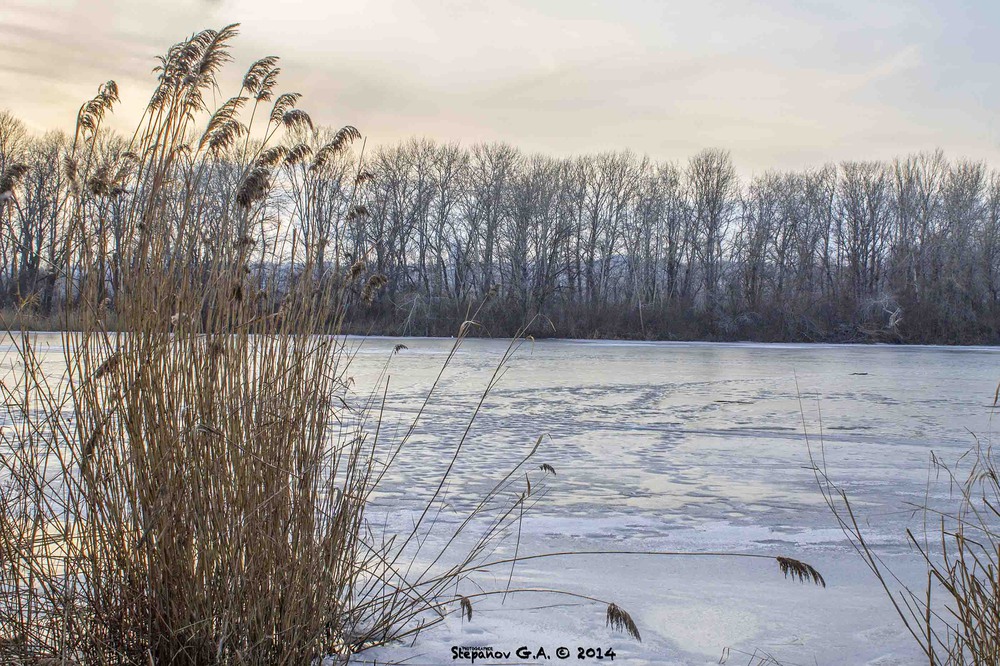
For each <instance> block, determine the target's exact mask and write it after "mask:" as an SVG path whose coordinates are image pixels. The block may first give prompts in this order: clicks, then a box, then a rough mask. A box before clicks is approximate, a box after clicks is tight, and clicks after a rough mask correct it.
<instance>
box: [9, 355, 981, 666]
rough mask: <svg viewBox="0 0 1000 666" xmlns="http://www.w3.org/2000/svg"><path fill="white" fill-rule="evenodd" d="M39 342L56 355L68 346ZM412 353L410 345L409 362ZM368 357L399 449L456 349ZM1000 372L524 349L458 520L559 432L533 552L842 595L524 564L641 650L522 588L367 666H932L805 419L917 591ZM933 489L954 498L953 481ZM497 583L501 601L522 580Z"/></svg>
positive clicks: (432, 464) (482, 372)
mask: <svg viewBox="0 0 1000 666" xmlns="http://www.w3.org/2000/svg"><path fill="white" fill-rule="evenodd" d="M42 337H43V342H45V343H47V344H50V345H51V346H52V347H51V353H52V354H57V353H58V349H57V345H58V342H59V340H58V337H57V336H42ZM398 343H403V344H405V345H406V346H407V349H406V350H403V351H401V352H400V353H398V354H395V355H393V354H392V352H393V348H394V346H395V345H396V344H398ZM352 345H355V346H356V347H357V349H356V351H357V355H356V357H355V360H354V363H353V365H352V367H351V370H350V373H349V374H351V375H352V376H353V377H354V378H355V380H356V384H355V386H356V387H357V388H358V390H359V391H363V390H366V389H367V388H370V387H371V386H372V385H373V383H374V382H375V381H376V378H377V377H378V375H379V372H380V370H381V369H382V367H383V366H384V364H385V362H386V361H387V360H389V371H388V375H389V379H388V382H389V385H388V393H387V396H388V397H387V405H386V412H385V415H384V419H383V421H384V422H383V425H382V429H383V436H384V437H387V438H388V439H389V440H391V438H392V437H395V436H399V435H400V434H401V433H402V432H404V431H405V429H406V428H407V427H408V425H409V423H410V420H411V419H412V417H413V415H414V414H415V413H416V410H417V408H418V407H419V405H420V402H421V400H422V398H423V396H424V395H425V394H426V392H427V390H428V388H429V387H430V385H431V383H432V381H433V380H434V377H435V376H436V375H437V372H438V371H439V370H440V367H441V364H442V363H443V361H444V359H445V358H446V357H447V354H448V351H449V350H450V348H451V345H452V341H451V340H444V339H427V338H407V339H394V338H369V339H366V340H364V341H361V340H353V341H352ZM506 348H507V342H506V341H490V340H467V341H465V343H464V344H463V345H462V347H461V350H460V351H459V353H458V354H457V355H456V356H455V358H454V360H453V362H452V365H451V367H450V368H449V369H448V371H447V372H446V373H445V375H444V378H443V380H442V383H441V385H440V387H439V388H438V390H437V394H436V395H435V396H434V397H433V398H432V400H431V401H430V403H429V404H428V406H427V409H426V411H425V414H424V417H423V419H422V421H421V423H420V425H419V427H418V429H417V431H416V433H415V436H414V439H413V441H412V443H411V446H410V448H409V449H408V450H406V451H404V452H403V454H402V455H401V457H400V459H399V461H398V464H397V466H396V468H395V471H394V473H393V474H392V475H391V476H390V477H389V481H388V484H387V485H385V486H384V487H383V488H382V489H381V492H380V493H379V495H378V497H377V501H376V505H375V506H374V507H373V512H372V515H373V517H374V518H375V519H376V520H377V519H379V516H381V517H382V518H381V519H382V520H384V522H385V523H386V528H387V529H392V528H393V527H394V526H395V527H401V528H404V529H405V526H406V525H407V524H408V523H407V521H412V520H413V515H412V513H410V512H411V511H412V510H413V509H414V507H417V506H419V504H420V500H421V499H422V498H423V497H425V496H426V493H427V492H429V489H430V488H432V487H433V486H435V485H436V483H437V480H438V479H439V477H438V474H440V470H441V469H442V465H443V462H445V461H447V460H448V459H450V457H451V454H452V453H453V451H454V446H455V445H456V443H457V442H458V440H459V438H460V435H461V432H462V431H463V430H464V429H465V427H466V426H467V424H468V421H469V418H470V416H471V414H472V412H473V409H474V406H475V404H476V402H477V401H478V399H479V395H480V393H481V392H482V390H483V389H484V388H485V387H486V386H487V384H488V383H489V381H490V377H491V375H492V373H493V370H494V368H495V367H496V365H497V363H498V362H499V360H500V358H501V356H502V355H503V353H504V350H505V349H506ZM3 351H4V350H3V349H0V356H2V354H3ZM390 359H391V360H390ZM997 361H1000V351H998V350H996V349H992V348H983V347H975V348H948V347H894V346H881V345H873V346H838V345H792V344H781V345H764V344H706V343H633V342H629V343H621V342H588V341H537V342H534V343H526V344H525V345H524V346H523V347H521V349H520V350H519V351H518V353H517V354H516V355H515V357H514V359H513V360H512V362H511V363H510V365H509V368H508V369H507V371H506V373H505V374H504V376H503V378H502V381H501V382H500V384H499V386H498V387H497V388H496V389H495V390H494V391H493V392H492V393H491V395H490V396H489V397H488V398H487V400H486V402H485V405H484V409H483V411H482V412H481V413H480V415H479V417H478V418H477V419H476V421H475V424H474V426H473V428H472V431H471V435H470V438H469V439H468V441H467V443H466V444H465V448H464V450H463V452H462V454H461V455H460V457H459V459H458V462H457V466H456V475H455V477H454V479H453V480H452V482H451V483H450V484H449V485H448V486H447V488H446V492H447V501H448V506H449V511H446V512H445V513H443V514H442V516H441V517H440V520H441V521H443V522H447V521H449V520H451V521H457V520H458V516H460V515H461V512H462V509H463V507H468V506H469V505H471V503H472V502H474V501H475V499H476V498H477V497H478V496H479V494H480V493H481V492H482V491H483V490H484V489H486V488H489V487H490V486H491V485H492V483H493V482H495V481H496V480H498V479H499V478H500V477H502V476H503V474H505V473H506V471H507V470H508V469H509V468H510V467H511V466H512V465H514V464H516V463H517V461H518V460H520V458H521V456H523V455H524V454H525V453H526V452H527V451H528V450H530V449H531V447H532V446H533V445H534V443H535V441H536V439H537V438H538V436H539V435H541V434H546V435H547V436H546V437H545V438H544V439H543V442H542V446H541V449H540V451H539V453H538V454H537V459H536V461H535V463H534V464H535V465H537V464H541V463H548V464H550V465H552V466H553V467H554V468H555V469H556V471H557V474H556V476H554V477H549V478H548V481H547V483H548V488H549V490H548V493H547V495H546V496H545V497H544V498H543V500H542V501H541V503H539V504H538V505H537V506H536V507H535V508H534V510H533V511H532V512H531V513H530V514H529V515H528V516H527V518H526V519H525V521H524V525H523V530H522V535H521V549H520V552H521V554H522V555H523V554H530V553H544V552H552V551H562V550H591V549H622V550H644V551H649V550H683V551H731V552H744V553H760V554H772V555H789V556H792V557H796V558H798V559H802V560H805V561H807V562H809V563H811V564H813V565H814V566H816V567H817V568H818V569H819V570H820V571H821V572H822V573H823V575H824V576H825V578H826V580H827V583H828V587H827V588H826V589H821V588H817V587H814V586H811V585H808V586H807V585H802V584H799V583H797V582H791V581H786V580H784V579H783V578H782V576H781V574H780V573H779V571H778V568H777V566H776V565H775V564H774V563H773V562H772V561H768V560H757V559H746V560H739V559H737V560H731V559H725V558H685V557H678V558H664V557H648V556H634V555H614V556H578V557H569V558H557V559H540V560H532V561H530V562H525V563H522V564H520V565H518V567H517V569H516V571H515V574H514V584H515V585H516V586H519V587H546V588H555V589H565V590H571V591H573V592H576V593H580V594H584V595H588V596H593V597H599V598H602V599H608V600H613V601H615V602H616V603H618V604H619V605H620V606H622V607H623V608H625V609H626V610H628V611H629V612H630V613H631V614H632V617H633V618H634V619H635V621H636V623H637V624H638V626H639V629H640V631H641V632H642V635H643V641H642V643H641V644H640V643H637V642H635V641H633V640H631V639H630V638H628V637H627V636H625V635H622V634H619V633H616V632H613V631H611V630H610V629H608V628H607V627H606V626H605V622H604V609H603V607H600V606H597V605H593V604H591V605H586V604H584V605H578V604H579V603H580V602H579V601H578V600H572V599H569V600H567V599H564V598H555V597H552V596H547V595H543V594H523V595H522V594H518V595H512V596H510V597H508V598H507V599H506V601H505V602H504V603H503V604H501V603H500V600H499V598H496V599H491V600H488V601H487V600H483V601H477V603H476V604H475V615H474V617H473V620H472V621H471V622H463V621H462V620H461V619H460V618H459V617H458V615H457V614H455V615H453V616H450V617H449V618H448V619H447V621H446V622H444V623H443V624H441V625H439V626H437V627H435V628H433V629H431V630H428V631H426V632H424V633H422V634H421V635H420V636H419V637H418V639H417V641H416V642H415V644H414V645H412V646H411V645H399V646H393V647H389V648H382V649H379V650H372V651H369V652H368V653H365V654H364V655H362V657H363V659H362V661H361V662H359V663H364V661H365V660H367V661H368V662H369V663H374V662H376V661H377V662H378V663H385V662H386V661H403V662H404V663H407V664H411V665H414V666H415V665H417V664H439V663H456V662H454V661H452V658H451V646H453V645H469V646H472V645H482V646H485V645H489V646H493V647H495V648H499V649H503V650H513V649H515V648H517V647H518V646H521V645H528V646H532V647H537V646H544V647H546V649H547V650H548V651H549V652H550V653H551V652H552V651H553V650H554V649H555V647H557V646H560V645H562V646H568V647H570V648H571V649H572V658H571V659H569V660H568V661H573V662H575V663H579V660H577V659H576V646H582V647H603V648H607V647H613V648H614V649H615V650H616V652H617V654H618V657H617V659H616V660H615V661H616V662H621V663H627V664H672V663H676V664H710V663H718V661H719V658H720V656H721V655H722V654H723V650H724V649H726V648H729V649H730V657H729V661H728V663H731V664H744V663H746V662H747V660H748V657H747V656H746V655H745V654H744V653H753V652H754V651H755V650H762V651H765V652H767V653H769V654H771V655H774V656H775V657H776V658H777V659H779V660H780V661H781V663H783V664H789V665H794V664H814V663H819V664H880V665H883V666H884V665H887V664H897V663H898V664H905V663H914V662H915V661H917V660H918V658H919V653H918V652H917V650H916V648H915V646H914V645H912V644H911V639H909V638H908V637H907V635H906V634H905V630H904V629H903V627H902V625H901V623H900V622H899V620H898V619H897V618H896V617H895V615H894V614H893V611H892V609H891V607H890V605H889V603H888V601H887V600H886V599H885V597H884V593H883V592H882V591H881V590H880V589H878V588H877V587H876V583H875V581H874V579H873V578H872V577H871V575H870V574H869V573H868V571H867V570H866V569H865V567H864V565H863V563H862V562H861V561H860V560H859V559H858V558H857V556H856V555H855V554H854V553H853V551H852V550H851V549H850V546H849V545H848V544H847V542H846V541H845V539H844V538H843V536H842V535H841V533H840V532H839V530H838V529H837V528H836V526H835V524H834V521H833V519H832V517H831V516H830V515H829V513H828V511H827V509H826V508H825V506H824V505H823V503H822V500H821V497H820V495H819V492H818V490H817V488H816V483H815V480H814V478H813V474H812V472H811V471H810V470H809V469H808V466H809V459H808V454H807V448H806V440H805V437H804V436H803V419H804V420H805V429H806V430H807V431H808V432H809V433H810V435H811V437H812V438H813V439H812V441H813V444H814V445H815V444H816V443H817V442H818V436H819V433H820V431H821V430H822V434H823V440H824V442H825V447H826V457H827V464H828V468H829V471H830V473H831V475H832V476H833V477H834V478H835V479H837V480H838V481H839V482H841V483H842V485H843V486H844V487H845V489H846V490H847V491H848V492H849V493H850V496H851V497H852V499H853V500H854V502H855V505H856V506H857V507H858V508H859V510H860V512H861V514H862V516H863V519H864V520H865V521H867V522H866V524H867V525H868V526H867V528H866V535H867V537H868V539H869V542H870V543H871V544H873V545H874V546H875V547H876V548H877V549H878V552H879V553H880V555H882V556H883V557H884V558H885V560H886V562H887V563H888V564H889V565H890V566H891V567H893V569H894V570H895V571H896V572H897V573H898V574H899V575H900V576H901V578H903V579H904V580H906V581H914V584H916V585H918V586H919V584H920V580H921V578H922V576H923V571H924V570H923V569H922V568H921V567H920V565H919V562H918V560H917V558H916V556H915V554H914V553H912V552H911V551H910V549H909V548H908V547H907V546H906V545H905V541H904V536H905V529H906V527H907V526H908V525H912V524H913V521H914V518H913V516H912V512H911V510H910V509H911V506H910V504H912V503H921V502H922V501H923V500H924V497H925V492H926V490H927V483H928V475H929V461H930V454H931V451H934V452H935V453H936V454H937V455H938V456H939V457H941V458H942V459H944V460H954V459H956V458H957V457H958V456H959V455H961V453H963V452H965V451H966V450H967V449H968V448H969V447H970V446H972V445H973V443H974V440H973V438H972V435H970V431H971V432H973V433H976V434H977V435H979V436H980V438H981V439H983V441H986V440H987V439H988V433H989V431H990V417H991V411H992V409H991V406H992V400H993V395H994V391H995V390H996V386H997V381H998V379H1000V377H998V374H997V367H998V366H997ZM7 363H8V365H9V361H7ZM56 365H57V364H56ZM54 367H55V366H54ZM932 492H934V493H938V492H943V491H942V490H941V488H940V484H938V485H937V486H934V487H933V489H932ZM451 510H453V513H451V512H450V511H451ZM501 554H502V553H501ZM480 582H481V583H483V584H486V585H490V584H492V585H493V586H494V588H497V587H500V588H502V587H503V585H504V584H505V583H506V575H505V574H503V575H501V574H497V575H496V576H495V578H487V579H485V582H483V581H480ZM460 592H463V593H468V590H463V591H460ZM554 604H566V605H563V606H558V607H553V605H554ZM552 661H555V662H556V663H558V660H552ZM457 663H463V662H461V661H459V662H457ZM466 663H467V662H466ZM476 663H485V662H479V661H477V662H476ZM501 663H519V662H518V661H517V660H516V659H512V660H510V661H509V662H501Z"/></svg>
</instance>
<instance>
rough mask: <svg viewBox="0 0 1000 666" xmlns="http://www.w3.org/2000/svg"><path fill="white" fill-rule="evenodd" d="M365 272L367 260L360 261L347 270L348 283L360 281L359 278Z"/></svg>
mask: <svg viewBox="0 0 1000 666" xmlns="http://www.w3.org/2000/svg"><path fill="white" fill-rule="evenodd" d="M364 272H365V260H364V259H358V260H357V261H355V262H354V263H353V264H351V267H350V268H349V269H348V270H347V281H348V282H353V281H354V280H356V279H358V276H359V275H361V274H362V273H364Z"/></svg>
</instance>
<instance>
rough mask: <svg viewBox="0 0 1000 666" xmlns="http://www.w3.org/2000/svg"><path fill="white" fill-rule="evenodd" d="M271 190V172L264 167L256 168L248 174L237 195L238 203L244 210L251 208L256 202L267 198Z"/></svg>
mask: <svg viewBox="0 0 1000 666" xmlns="http://www.w3.org/2000/svg"><path fill="white" fill-rule="evenodd" d="M270 188H271V171H270V170H269V169H266V168H264V167H255V168H254V169H253V171H251V172H250V173H249V174H247V177H246V178H244V179H243V183H241V184H240V189H239V191H238V192H237V193H236V203H238V204H239V205H240V206H241V207H242V208H249V207H250V206H252V205H253V204H254V202H256V201H259V200H261V199H263V198H264V197H266V196H267V193H268V190H270Z"/></svg>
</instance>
